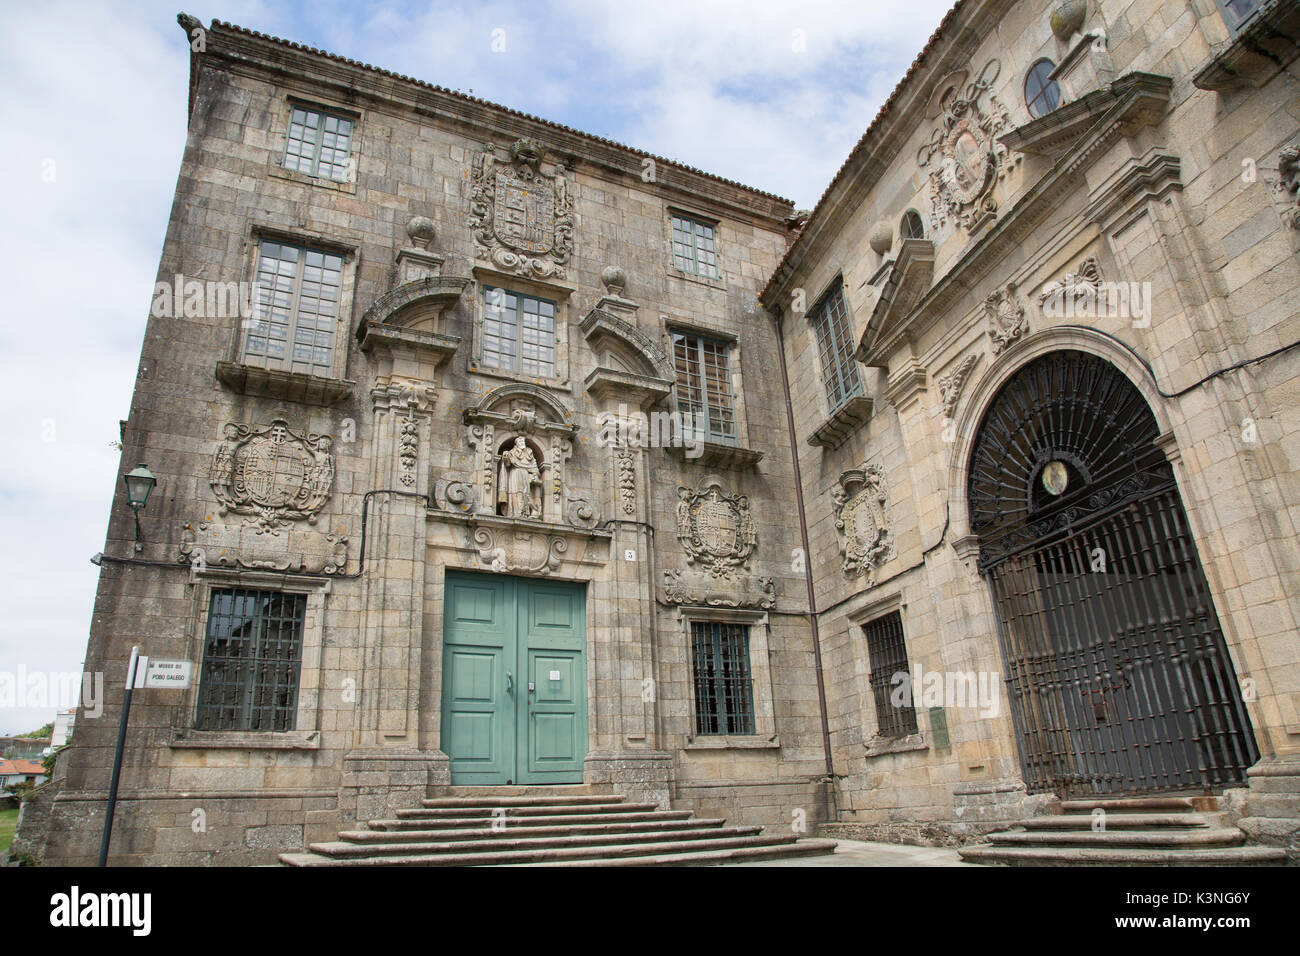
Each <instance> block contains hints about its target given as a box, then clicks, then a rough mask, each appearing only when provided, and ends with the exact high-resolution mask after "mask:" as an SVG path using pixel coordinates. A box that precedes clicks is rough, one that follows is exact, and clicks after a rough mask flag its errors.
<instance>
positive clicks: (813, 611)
mask: <svg viewBox="0 0 1300 956" xmlns="http://www.w3.org/2000/svg"><path fill="white" fill-rule="evenodd" d="M772 320H773V323H774V324H775V325H776V354H777V359H778V360H779V361H780V363H781V391H782V393H783V394H784V395H785V418H786V424H787V426H788V428H789V431H790V463H791V464H792V465H793V466H794V492H795V495H794V500H795V504H796V505H798V508H799V541H800V544H802V545H803V558H804V563H803V569H804V570H803V580H804V585H805V587H807V589H808V620H809V622H810V623H811V624H812V639H813V659H814V660H815V661H816V663H817V703H818V704H819V705H820V706H821V718H822V749H823V750H824V751H825V753H826V776H827V777H828V778H830V782H831V799H832V800H834V799H835V762H834V759H833V758H832V757H831V727H830V723H829V722H828V721H827V719H826V683H825V681H824V680H823V678H822V638H821V628H820V627H819V626H818V623H817V596H816V595H815V594H814V593H813V580H812V552H811V550H810V549H809V547H808V518H807V516H806V515H805V514H804V508H803V476H802V474H801V473H800V471H799V446H798V444H797V443H796V441H795V437H794V408H793V407H792V406H791V404H790V374H789V372H788V371H786V367H785V335H784V334H783V333H782V331H781V313H780V312H778V311H775V310H773V313H772Z"/></svg>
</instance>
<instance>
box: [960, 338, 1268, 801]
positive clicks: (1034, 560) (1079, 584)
mask: <svg viewBox="0 0 1300 956" xmlns="http://www.w3.org/2000/svg"><path fill="white" fill-rule="evenodd" d="M1157 432H1158V427H1157V425H1156V423H1155V419H1154V417H1153V416H1152V415H1151V412H1150V409H1148V408H1147V406H1146V403H1145V401H1144V400H1143V399H1142V397H1141V395H1140V394H1139V393H1138V392H1137V390H1136V389H1135V388H1134V387H1133V385H1132V384H1131V383H1130V382H1129V381H1128V380H1127V379H1126V378H1124V377H1123V376H1122V375H1121V374H1120V373H1119V372H1118V371H1117V370H1115V369H1114V368H1113V367H1112V366H1110V365H1109V364H1107V363H1105V362H1103V361H1101V360H1100V359H1097V358H1095V357H1093V356H1089V355H1085V354H1083V353H1080V352H1057V353H1053V354H1051V355H1048V356H1044V357H1042V358H1040V359H1037V360H1035V361H1034V362H1031V363H1030V364H1029V365H1027V366H1026V367H1025V368H1024V369H1022V370H1021V371H1020V372H1018V373H1017V374H1016V375H1015V376H1014V377H1013V378H1012V379H1010V380H1009V381H1008V382H1007V384H1006V385H1004V386H1003V388H1002V390H1001V391H1000V392H999V393H998V395H997V397H996V398H995V399H994V401H993V403H992V405H991V406H990V409H989V411H988V413H987V414H986V416H985V419H984V422H983V423H982V424H981V427H980V432H979V434H978V435H977V436H976V440H975V449H974V453H973V455H972V465H971V473H970V477H969V484H968V490H969V495H970V510H971V528H972V531H974V532H975V533H977V534H979V535H980V545H981V547H980V560H979V566H980V570H981V571H982V572H983V573H984V574H985V576H986V578H987V580H988V582H989V586H990V589H991V592H992V598H993V603H994V607H995V610H996V613H997V618H998V630H999V640H1000V643H1001V645H1002V653H1003V660H1004V664H1005V668H1006V684H1007V690H1008V696H1009V698H1010V701H1011V712H1012V717H1013V720H1014V722H1015V725H1016V730H1017V734H1018V736H1019V738H1020V750H1021V758H1022V764H1023V767H1024V771H1025V779H1026V783H1027V784H1028V786H1029V789H1030V790H1031V791H1032V792H1043V791H1053V790H1054V791H1057V792H1061V793H1064V794H1078V795H1092V794H1100V793H1131V792H1137V793H1145V792H1153V791H1174V790H1187V789H1203V788H1221V787H1226V786H1231V785H1234V784H1240V783H1242V782H1244V780H1245V772H1246V769H1247V768H1248V767H1249V766H1250V765H1251V764H1253V763H1254V762H1255V760H1257V759H1258V755H1259V754H1258V750H1257V748H1256V745H1255V740H1254V734H1253V731H1252V730H1251V726H1250V721H1249V717H1248V716H1247V714H1246V710H1245V705H1244V704H1243V703H1242V700H1241V694H1240V690H1239V687H1238V683H1237V678H1236V674H1235V672H1234V670H1233V667H1232V662H1231V659H1230V658H1229V656H1228V651H1227V645H1226V642H1225V641H1224V639H1223V634H1222V631H1221V630H1220V628H1219V622H1218V618H1217V616H1216V614H1215V611H1214V606H1213V602H1212V600H1211V598H1210V592H1209V587H1208V585H1207V583H1206V579H1205V575H1204V572H1203V571H1202V568H1201V565H1200V561H1199V559H1198V558H1197V554H1196V549H1195V546H1194V543H1193V541H1192V537H1191V533H1190V530H1189V528H1188V524H1187V517H1186V514H1185V512H1184V511H1183V507H1182V502H1181V499H1180V498H1179V494H1178V489H1177V485H1176V484H1175V481H1174V476H1173V471H1172V469H1171V468H1170V466H1169V464H1168V462H1167V461H1166V460H1165V458H1164V455H1163V454H1162V453H1161V452H1160V450H1159V449H1158V448H1156V447H1155V446H1154V445H1153V444H1152V442H1153V440H1154V439H1155V437H1156V435H1157ZM1054 463H1056V464H1054Z"/></svg>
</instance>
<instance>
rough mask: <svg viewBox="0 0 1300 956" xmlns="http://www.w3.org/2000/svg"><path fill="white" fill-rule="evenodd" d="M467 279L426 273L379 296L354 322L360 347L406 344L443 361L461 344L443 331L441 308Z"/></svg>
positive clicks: (452, 299) (450, 303) (454, 297)
mask: <svg viewBox="0 0 1300 956" xmlns="http://www.w3.org/2000/svg"><path fill="white" fill-rule="evenodd" d="M469 283H470V280H469V279H467V278H462V277H458V276H442V275H433V276H425V277H424V278H421V279H416V280H415V281H413V282H407V283H404V284H403V285H400V286H398V287H397V288H396V289H393V290H392V291H391V292H388V293H386V294H384V295H382V296H380V297H379V298H378V299H376V300H375V302H374V304H373V305H371V306H370V308H369V309H367V310H366V313H365V315H363V316H362V317H361V322H360V324H359V325H358V326H357V341H358V343H359V344H360V346H361V350H362V351H363V352H370V351H372V350H373V349H375V348H376V347H387V348H390V349H391V348H395V347H396V348H409V349H411V350H413V351H417V352H427V353H431V354H433V355H434V356H435V357H436V360H437V362H439V363H441V362H443V361H445V360H446V359H447V358H448V357H450V356H451V355H452V354H453V353H454V352H455V351H456V349H458V348H459V347H460V337H459V336H456V335H445V334H443V333H442V332H439V331H438V326H439V324H440V322H441V318H442V314H443V312H445V311H446V310H447V309H449V308H451V307H452V306H453V305H455V304H456V303H457V302H458V301H459V300H460V297H461V295H462V294H463V293H464V291H465V288H466V287H467V286H468V285H469Z"/></svg>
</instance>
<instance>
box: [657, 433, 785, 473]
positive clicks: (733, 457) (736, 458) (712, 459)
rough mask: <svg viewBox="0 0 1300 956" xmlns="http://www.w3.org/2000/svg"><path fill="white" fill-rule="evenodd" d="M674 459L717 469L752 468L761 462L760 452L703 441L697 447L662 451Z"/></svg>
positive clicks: (673, 447) (761, 455) (674, 447)
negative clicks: (694, 454) (692, 452)
mask: <svg viewBox="0 0 1300 956" xmlns="http://www.w3.org/2000/svg"><path fill="white" fill-rule="evenodd" d="M664 450H665V451H667V452H668V454H670V455H672V456H673V457H674V458H679V459H681V460H682V461H683V462H692V463H694V464H697V465H709V466H713V467H717V468H735V469H741V468H753V467H754V466H755V465H757V464H758V463H759V462H760V461H762V460H763V453H762V452H761V451H754V450H753V449H752V448H744V447H742V446H740V445H729V444H727V443H725V442H718V441H707V440H706V441H704V442H702V443H701V445H700V446H698V447H691V448H688V447H686V446H685V445H684V444H683V445H680V446H679V445H671V446H669V447H668V448H666V449H664ZM691 451H698V452H699V454H698V455H696V456H694V457H692V456H691V454H690V453H691Z"/></svg>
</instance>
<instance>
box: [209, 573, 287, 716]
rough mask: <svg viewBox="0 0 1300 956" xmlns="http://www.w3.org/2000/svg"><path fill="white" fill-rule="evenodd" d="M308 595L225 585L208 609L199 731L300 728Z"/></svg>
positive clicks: (216, 592) (218, 590)
mask: <svg viewBox="0 0 1300 956" xmlns="http://www.w3.org/2000/svg"><path fill="white" fill-rule="evenodd" d="M306 611H307V596H306V595H305V594H285V593H282V592H280V591H259V590H250V589H246V588H220V589H214V590H213V591H212V597H211V599H210V601H209V604H208V627H207V636H206V639H205V642H204V647H203V677H202V680H201V682H200V685H199V709H198V717H197V721H196V723H197V726H198V729H199V730H249V731H287V730H294V729H296V727H295V725H296V722H297V711H298V676H299V669H300V667H301V665H302V633H303V620H304V618H305V616H306Z"/></svg>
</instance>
